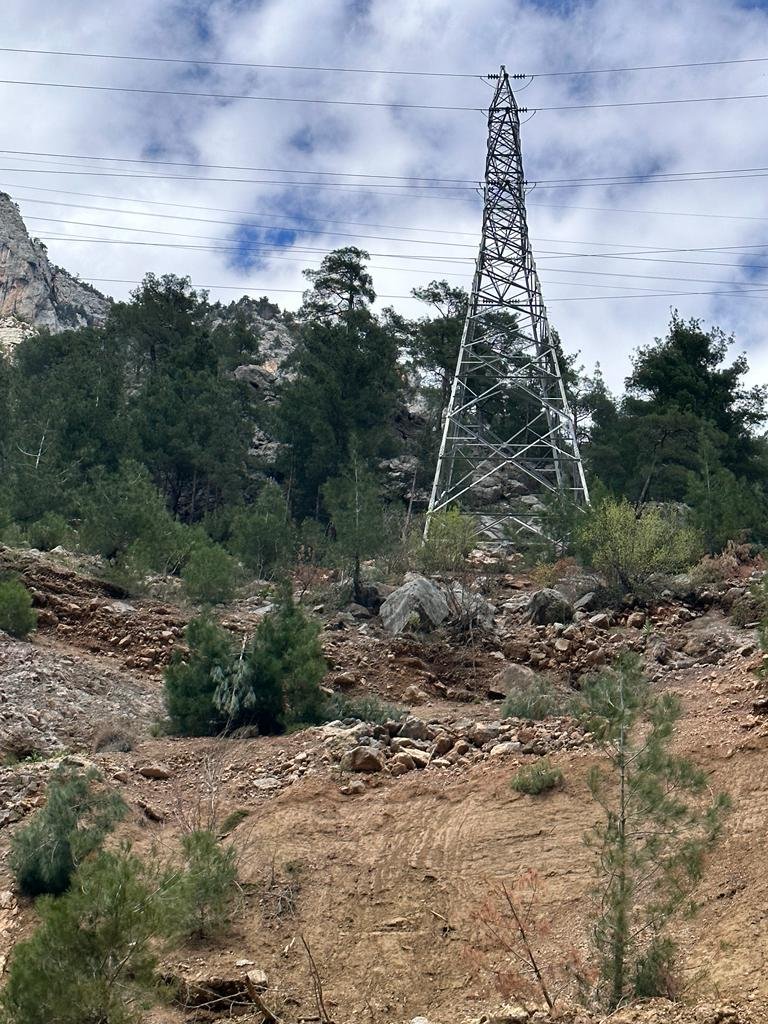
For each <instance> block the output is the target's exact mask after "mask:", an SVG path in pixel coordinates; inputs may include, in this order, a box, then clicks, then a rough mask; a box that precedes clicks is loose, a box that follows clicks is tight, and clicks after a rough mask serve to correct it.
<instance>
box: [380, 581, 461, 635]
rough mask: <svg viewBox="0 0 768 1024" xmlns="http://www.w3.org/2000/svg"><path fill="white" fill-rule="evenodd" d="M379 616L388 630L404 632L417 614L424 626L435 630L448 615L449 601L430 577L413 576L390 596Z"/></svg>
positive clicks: (421, 625)
mask: <svg viewBox="0 0 768 1024" xmlns="http://www.w3.org/2000/svg"><path fill="white" fill-rule="evenodd" d="M379 615H380V617H381V624H382V626H383V627H384V628H385V629H386V630H387V631H388V632H389V633H402V631H403V630H404V629H405V627H406V626H407V625H408V624H409V622H410V621H411V619H412V618H414V617H415V618H416V619H417V620H418V625H419V627H420V628H421V629H434V628H435V627H436V626H439V625H440V623H441V622H445V620H446V619H447V618H448V615H449V608H448V601H447V599H446V596H445V594H444V593H443V592H442V590H441V589H440V588H439V587H438V586H437V585H436V584H435V583H433V582H432V581H431V580H428V579H425V578H424V577H423V576H414V577H413V578H412V579H409V580H408V581H407V582H406V583H404V584H403V585H402V586H401V587H398V588H397V590H395V591H394V593H392V594H390V595H389V597H388V598H387V599H386V601H385V602H384V603H383V604H382V606H381V608H380V609H379Z"/></svg>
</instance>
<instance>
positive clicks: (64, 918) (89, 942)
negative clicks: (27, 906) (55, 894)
mask: <svg viewBox="0 0 768 1024" xmlns="http://www.w3.org/2000/svg"><path fill="white" fill-rule="evenodd" d="M161 894H162V885H161V886H160V889H158V886H157V884H156V880H155V879H149V878H147V877H146V871H145V869H144V868H143V866H142V864H141V862H140V861H139V860H138V858H136V857H134V856H132V855H130V854H129V853H128V852H127V851H123V852H122V853H119V854H114V853H105V852H104V851H102V852H100V853H99V854H98V856H96V857H94V858H92V859H90V860H88V861H86V862H85V863H84V864H83V865H82V866H81V867H80V869H79V870H78V872H77V874H76V875H75V876H74V878H73V879H72V888H71V889H70V891H69V892H67V893H65V894H64V895H63V896H61V897H59V898H58V899H53V898H51V897H44V898H43V899H41V900H40V901H39V902H38V905H37V910H38V912H39V917H40V924H39V927H38V928H37V930H36V931H35V932H34V933H33V934H32V937H31V938H29V939H27V940H26V941H24V942H20V943H18V944H17V945H16V946H15V947H14V950H13V953H12V954H11V959H10V964H9V969H8V978H7V982H6V984H5V987H4V988H3V991H2V994H1V995H0V1019H1V1020H2V1021H3V1024H53V1022H55V1024H84V1022H86V1021H87V1022H89V1024H134V1022H138V1021H139V1020H140V1019H141V1016H142V1014H141V1005H140V1001H139V998H138V997H142V996H144V995H146V993H148V991H149V990H150V988H151V987H152V986H153V985H154V982H155V965H156V957H155V952H154V948H153V947H154V945H155V942H156V938H157V936H159V935H161V934H163V931H164V929H165V928H166V923H165V922H166V921H167V920H168V915H167V913H165V908H164V907H163V900H162V898H161Z"/></svg>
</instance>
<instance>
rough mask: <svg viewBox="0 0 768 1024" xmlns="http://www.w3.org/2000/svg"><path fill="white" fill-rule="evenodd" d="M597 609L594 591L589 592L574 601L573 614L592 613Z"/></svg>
mask: <svg viewBox="0 0 768 1024" xmlns="http://www.w3.org/2000/svg"><path fill="white" fill-rule="evenodd" d="M596 608H597V594H596V593H595V592H594V590H590V591H589V592H588V593H586V594H584V595H582V597H580V598H579V599H578V601H574V603H573V610H574V611H575V612H593V611H595V609H596Z"/></svg>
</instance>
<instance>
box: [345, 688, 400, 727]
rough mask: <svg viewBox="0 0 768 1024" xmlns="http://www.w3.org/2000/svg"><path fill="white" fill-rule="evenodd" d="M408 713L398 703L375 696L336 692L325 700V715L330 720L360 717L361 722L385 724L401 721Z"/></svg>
mask: <svg viewBox="0 0 768 1024" xmlns="http://www.w3.org/2000/svg"><path fill="white" fill-rule="evenodd" d="M407 713H408V712H407V711H405V709H404V708H401V707H398V705H397V704H389V703H388V702H387V701H384V700H380V699H379V698H378V697H375V696H366V697H345V696H344V694H341V693H334V694H333V695H332V696H330V697H328V698H327V699H326V702H325V715H326V718H327V719H328V721H335V720H336V719H340V718H359V719H360V721H361V722H373V723H374V724H376V725H385V724H386V723H387V722H398V721H400V719H401V718H404V717H405V716H406V715H407Z"/></svg>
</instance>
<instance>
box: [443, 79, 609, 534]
mask: <svg viewBox="0 0 768 1024" xmlns="http://www.w3.org/2000/svg"><path fill="white" fill-rule="evenodd" d="M491 77H492V78H495V79H497V86H496V91H495V94H494V97H493V101H492V103H491V106H490V109H489V112H488V155H487V160H486V165H485V186H484V206H483V231H482V237H481V240H480V249H479V253H478V257H477V263H476V268H475V276H474V281H473V284H472V292H471V295H470V299H469V307H468V310H467V318H466V321H465V324H464V331H463V335H462V339H461V348H460V351H459V357H458V361H457V364H456V373H455V376H454V380H453V387H452V391H451V397H450V402H449V405H448V409H447V413H446V416H445V423H444V427H443V436H442V442H441V445H440V453H439V456H438V461H437V468H436V471H435V478H434V483H433V486H432V494H431V498H430V502H429V510H428V515H427V525H426V528H425V535H426V531H428V529H429V522H430V517H431V515H432V514H433V513H436V512H439V511H441V510H442V509H445V508H446V507H448V506H450V505H452V504H454V503H458V504H459V505H460V506H461V507H462V508H464V509H466V510H467V511H472V512H473V513H475V514H476V516H477V521H478V524H479V527H478V531H479V533H481V534H482V535H483V536H484V537H485V538H487V539H489V540H496V541H499V540H502V539H505V538H506V537H508V536H509V534H510V533H521V532H526V531H531V532H533V533H536V534H539V535H545V534H546V526H545V523H544V521H543V520H544V517H545V515H546V511H547V504H548V501H547V495H549V496H550V503H551V500H552V499H557V500H564V501H567V502H569V503H570V502H572V503H575V504H576V505H579V506H583V505H585V504H586V503H587V502H588V501H589V497H588V493H587V485H586V481H585V479H584V469H583V466H582V462H581V456H580V455H579V447H578V443H577V440H576V431H575V425H574V420H573V416H572V415H571V411H570V409H569V407H568V400H567V397H566V392H565V388H564V385H563V378H562V374H561V372H560V366H559V362H558V357H557V350H556V347H555V344H554V339H553V335H552V333H551V331H550V327H549V323H548V321H547V312H546V309H545V308H544V303H543V301H542V297H541V287H540V284H539V278H538V274H537V273H536V265H535V263H534V259H533V254H532V252H531V244H530V239H529V237H528V224H527V220H526V212H525V186H524V177H523V161H522V153H521V147H520V113H519V109H518V106H517V103H516V101H515V97H514V95H513V93H512V89H511V87H510V84H509V76H508V75H507V72H506V70H505V68H504V67H502V68H501V72H500V74H499V75H494V76H491ZM542 499H543V500H542Z"/></svg>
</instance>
